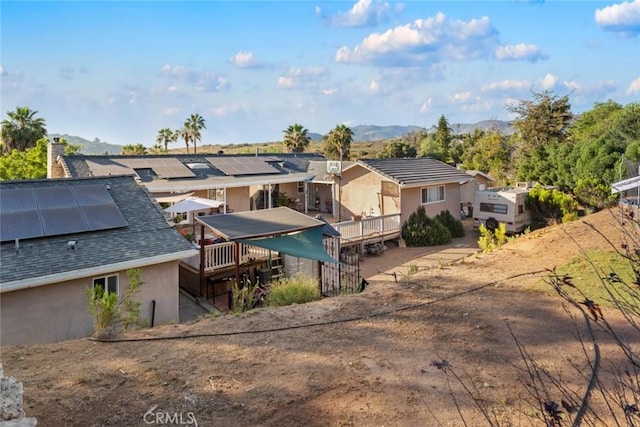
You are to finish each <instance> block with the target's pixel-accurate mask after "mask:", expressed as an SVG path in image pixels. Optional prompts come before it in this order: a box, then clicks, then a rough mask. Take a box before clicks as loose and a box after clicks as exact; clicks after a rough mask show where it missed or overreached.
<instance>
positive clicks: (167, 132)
mask: <svg viewBox="0 0 640 427" xmlns="http://www.w3.org/2000/svg"><path fill="white" fill-rule="evenodd" d="M172 142H175V141H174V139H173V131H172V130H171V129H169V128H164V129H160V130H159V131H158V135H156V144H157V145H158V147H164V151H165V152H167V151H169V144H170V143H172Z"/></svg>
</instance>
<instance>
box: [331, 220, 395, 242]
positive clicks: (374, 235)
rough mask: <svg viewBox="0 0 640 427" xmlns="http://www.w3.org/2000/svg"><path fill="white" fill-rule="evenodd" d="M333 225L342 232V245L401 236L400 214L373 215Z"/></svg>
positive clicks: (380, 240)
mask: <svg viewBox="0 0 640 427" xmlns="http://www.w3.org/2000/svg"><path fill="white" fill-rule="evenodd" d="M331 225H332V226H333V228H335V229H336V230H338V232H339V233H340V241H341V245H342V246H347V245H354V244H364V245H366V244H369V243H378V242H380V243H384V242H385V241H387V240H393V239H397V238H399V237H400V234H401V225H400V214H391V215H381V216H372V217H368V218H362V219H361V220H359V221H343V222H337V223H335V224H331Z"/></svg>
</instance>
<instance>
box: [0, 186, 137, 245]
mask: <svg viewBox="0 0 640 427" xmlns="http://www.w3.org/2000/svg"><path fill="white" fill-rule="evenodd" d="M0 194H1V197H2V199H1V203H0V240H1V241H3V242H5V241H9V240H14V239H30V238H34V237H43V236H58V235H63V234H71V233H80V232H84V231H99V230H106V229H111V228H118V227H124V226H126V225H128V223H127V220H126V219H125V218H124V216H123V215H122V213H121V212H120V209H119V208H118V205H116V203H115V202H114V201H113V198H112V197H111V194H109V191H108V190H107V188H106V186H104V185H81V186H67V187H37V188H25V189H10V190H3V191H2V192H1V193H0ZM5 202H6V203H5Z"/></svg>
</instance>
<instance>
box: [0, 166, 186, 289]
mask: <svg viewBox="0 0 640 427" xmlns="http://www.w3.org/2000/svg"><path fill="white" fill-rule="evenodd" d="M88 184H90V185H96V184H98V185H105V186H109V187H108V188H109V193H110V194H111V197H112V198H113V200H114V202H115V203H116V205H117V206H118V208H119V209H120V212H121V213H122V215H123V217H124V218H125V220H126V221H127V223H128V225H127V226H125V227H121V228H115V229H110V230H98V231H90V232H84V233H73V234H65V235H59V236H49V237H42V238H34V239H25V240H20V242H19V247H20V249H19V251H18V252H16V249H15V243H14V242H5V243H2V244H1V245H0V259H1V262H0V289H2V287H5V288H8V287H9V286H10V284H11V282H15V281H23V282H24V281H25V280H28V279H34V280H35V279H38V280H43V279H42V278H43V277H44V276H53V275H64V274H67V273H71V272H73V271H77V270H84V269H89V268H95V267H99V266H103V267H104V266H108V265H112V264H123V263H140V265H144V263H145V260H147V261H146V262H147V263H151V259H153V258H156V259H157V258H163V259H165V260H166V261H168V260H170V259H176V260H177V259H180V258H183V257H185V256H189V255H191V254H192V252H193V253H195V251H194V248H193V246H192V245H191V244H190V243H189V242H188V241H187V240H186V239H185V238H184V237H182V236H181V235H180V234H179V233H178V232H177V231H176V230H175V229H174V228H171V227H170V226H169V224H167V222H166V220H165V218H164V215H163V212H162V211H161V208H160V206H159V205H158V204H156V203H155V202H154V201H152V200H151V198H150V197H149V194H148V192H147V190H146V189H144V188H142V187H140V186H139V185H138V184H136V182H135V180H134V179H133V177H131V176H111V177H103V178H90V179H72V178H66V179H55V180H29V181H3V182H0V192H1V191H2V190H5V189H11V188H36V187H44V188H49V187H56V186H71V185H88ZM70 240H76V241H77V242H78V244H77V248H76V250H70V249H69V248H68V247H67V242H68V241H70Z"/></svg>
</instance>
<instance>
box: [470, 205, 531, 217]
mask: <svg viewBox="0 0 640 427" xmlns="http://www.w3.org/2000/svg"><path fill="white" fill-rule="evenodd" d="M508 210H509V208H508V206H507V205H502V204H499V203H480V212H490V213H495V214H503V215H506V214H507V211H508ZM520 213H522V212H520Z"/></svg>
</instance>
